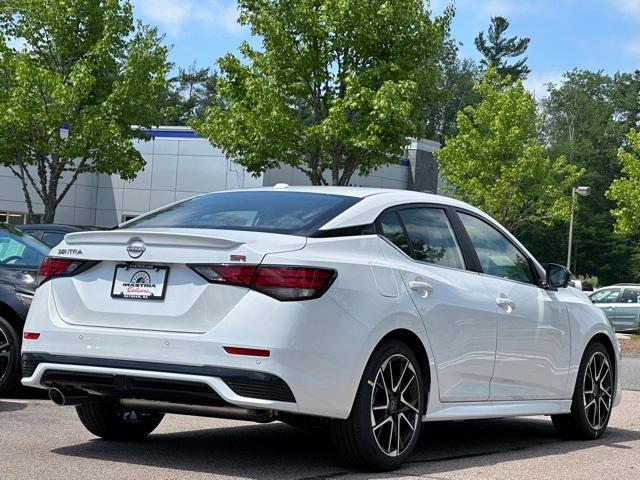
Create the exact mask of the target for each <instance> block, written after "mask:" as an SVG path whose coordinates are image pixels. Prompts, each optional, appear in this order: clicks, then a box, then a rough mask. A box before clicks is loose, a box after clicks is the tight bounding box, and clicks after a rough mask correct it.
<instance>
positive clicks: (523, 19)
mask: <svg viewBox="0 0 640 480" xmlns="http://www.w3.org/2000/svg"><path fill="white" fill-rule="evenodd" d="M132 3H133V4H134V6H135V7H136V16H137V17H138V18H140V19H142V20H143V21H144V22H145V23H149V24H153V25H157V26H158V28H159V29H160V31H162V32H165V33H166V42H167V43H168V44H172V45H173V48H172V50H171V54H170V57H171V60H172V61H173V62H175V63H176V65H179V66H186V65H189V64H190V63H191V62H192V61H193V60H197V61H198V64H199V65H201V66H209V65H213V64H214V63H215V61H216V60H217V59H218V58H219V57H221V56H222V55H224V54H225V53H226V52H228V51H236V48H237V46H238V45H239V44H240V42H241V41H242V40H246V39H250V37H251V35H250V32H249V30H248V29H247V28H244V27H240V26H239V25H238V24H237V23H236V19H237V4H236V1H235V0H132ZM448 3H451V2H450V1H448V0H432V1H431V5H432V9H433V11H434V13H440V12H441V11H442V9H443V8H444V7H445V6H446V5H447V4H448ZM455 4H456V16H455V19H454V21H453V28H452V31H453V36H454V38H456V39H457V40H459V41H461V42H462V43H463V46H462V47H461V51H462V54H463V55H464V56H468V57H474V58H477V57H478V53H477V51H476V50H475V46H474V44H473V39H474V38H475V36H476V35H477V34H478V32H479V31H481V30H486V29H487V27H488V25H489V20H490V17H491V16H493V15H503V16H505V17H507V18H508V19H509V21H510V23H511V26H510V28H509V31H510V32H511V35H520V36H528V37H530V38H531V43H530V46H529V50H528V57H529V61H528V64H529V67H530V68H531V70H532V73H531V75H530V76H529V79H528V80H527V87H528V88H529V89H531V90H532V91H534V92H535V93H536V96H542V95H544V86H543V85H544V84H545V83H547V82H558V81H559V80H560V79H561V77H562V73H563V72H565V71H567V70H570V69H573V68H585V69H590V70H604V71H605V72H608V73H614V72H616V71H618V70H620V71H632V70H635V69H638V68H640V0H583V1H580V0H520V1H518V0H457V1H456V2H455Z"/></svg>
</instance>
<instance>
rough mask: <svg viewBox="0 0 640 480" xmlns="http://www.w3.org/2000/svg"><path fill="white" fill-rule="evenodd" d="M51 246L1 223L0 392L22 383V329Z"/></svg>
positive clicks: (5, 391) (8, 390) (6, 391)
mask: <svg viewBox="0 0 640 480" xmlns="http://www.w3.org/2000/svg"><path fill="white" fill-rule="evenodd" d="M49 250H50V249H49V247H48V246H47V245H45V244H44V243H42V242H40V241H39V240H37V239H35V238H33V237H32V236H31V235H28V234H26V233H24V232H22V231H20V230H18V229H17V228H15V227H12V226H11V225H8V224H6V223H0V395H2V394H5V393H8V392H10V391H12V390H13V389H14V388H15V387H17V386H18V385H19V384H20V345H21V339H22V328H23V325H24V321H25V318H26V317H27V311H28V310H29V306H30V305H31V300H32V299H33V293H34V291H35V289H36V279H37V276H38V268H39V267H40V263H42V260H43V259H44V258H45V257H46V256H47V254H48V253H49Z"/></svg>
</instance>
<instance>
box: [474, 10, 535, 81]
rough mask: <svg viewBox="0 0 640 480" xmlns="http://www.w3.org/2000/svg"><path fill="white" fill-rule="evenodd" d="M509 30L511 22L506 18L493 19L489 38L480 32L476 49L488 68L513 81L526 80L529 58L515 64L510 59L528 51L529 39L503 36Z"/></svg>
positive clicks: (476, 40)
mask: <svg viewBox="0 0 640 480" xmlns="http://www.w3.org/2000/svg"><path fill="white" fill-rule="evenodd" d="M508 28H509V21H508V20H507V19H506V18H504V17H492V18H491V25H490V26H489V32H488V35H487V38H485V36H484V32H480V33H479V34H478V36H477V37H476V39H475V44H476V48H477V49H478V51H479V52H480V53H481V54H482V56H483V57H484V58H483V59H482V60H481V63H482V64H483V65H484V66H486V67H493V68H495V69H496V70H497V71H498V73H500V75H502V76H503V77H504V76H507V75H509V76H510V77H511V78H512V79H520V80H524V79H525V78H526V77H527V75H528V74H529V72H531V70H529V67H527V65H526V63H527V57H524V58H521V59H520V60H518V61H516V62H515V63H513V64H511V65H510V64H509V63H507V61H508V59H510V58H516V57H519V56H521V55H524V53H525V52H526V51H527V47H528V46H529V41H530V39H529V38H526V37H525V38H518V37H510V38H505V37H503V34H504V33H505V32H506V31H507V29H508Z"/></svg>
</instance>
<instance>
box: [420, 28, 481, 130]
mask: <svg viewBox="0 0 640 480" xmlns="http://www.w3.org/2000/svg"><path fill="white" fill-rule="evenodd" d="M440 70H441V72H442V75H441V79H440V83H439V85H438V87H437V92H439V96H438V97H437V98H436V99H435V100H434V101H431V102H430V103H428V104H426V105H425V124H426V128H425V132H424V134H423V135H422V136H423V138H428V139H430V140H435V141H438V142H440V143H443V142H444V140H445V139H446V138H447V137H450V136H451V135H453V134H455V132H456V116H457V115H458V112H459V111H460V110H463V109H464V108H465V107H467V106H469V105H477V103H478V102H479V101H480V96H479V94H478V92H477V91H476V90H474V88H473V87H474V86H475V85H476V84H477V83H478V82H479V81H480V79H481V78H482V72H481V69H480V67H479V66H478V64H477V63H476V62H474V61H473V60H471V59H468V58H465V59H462V58H460V57H459V55H458V45H457V44H456V42H455V41H453V40H449V41H447V42H446V43H445V45H444V48H443V50H442V54H441V58H440Z"/></svg>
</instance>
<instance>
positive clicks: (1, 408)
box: [0, 400, 27, 413]
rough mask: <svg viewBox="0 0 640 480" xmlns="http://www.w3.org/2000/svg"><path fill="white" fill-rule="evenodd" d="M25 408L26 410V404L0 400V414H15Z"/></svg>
mask: <svg viewBox="0 0 640 480" xmlns="http://www.w3.org/2000/svg"><path fill="white" fill-rule="evenodd" d="M25 408H27V404H26V403H20V402H3V401H2V400H0V413H5V412H17V411H18V410H23V409H25Z"/></svg>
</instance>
